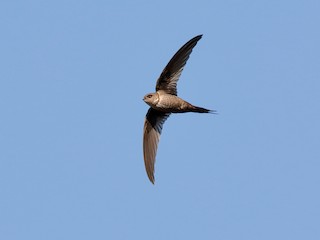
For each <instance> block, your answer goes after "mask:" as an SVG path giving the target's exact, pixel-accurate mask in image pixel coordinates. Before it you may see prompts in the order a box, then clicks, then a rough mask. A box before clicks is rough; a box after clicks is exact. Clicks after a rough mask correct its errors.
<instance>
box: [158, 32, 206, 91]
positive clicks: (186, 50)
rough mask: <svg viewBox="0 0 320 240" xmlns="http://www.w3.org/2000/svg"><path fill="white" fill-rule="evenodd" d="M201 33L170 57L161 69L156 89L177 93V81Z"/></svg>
mask: <svg viewBox="0 0 320 240" xmlns="http://www.w3.org/2000/svg"><path fill="white" fill-rule="evenodd" d="M201 37H202V35H198V36H196V37H194V38H192V39H191V40H190V41H188V42H187V43H186V44H184V45H183V46H182V47H181V48H180V49H179V50H178V52H176V54H175V55H174V56H173V57H172V58H171V60H170V61H169V63H168V64H167V66H166V67H165V68H164V69H163V71H162V73H161V75H160V77H159V79H158V81H157V84H156V91H158V90H164V91H165V92H166V93H168V94H172V95H177V82H178V80H179V77H180V75H181V73H182V70H183V68H184V66H185V65H186V63H187V61H188V59H189V56H190V54H191V52H192V49H193V48H194V47H195V46H196V44H197V42H198V41H199V40H200V39H201Z"/></svg>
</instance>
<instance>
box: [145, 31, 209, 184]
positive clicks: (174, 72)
mask: <svg viewBox="0 0 320 240" xmlns="http://www.w3.org/2000/svg"><path fill="white" fill-rule="evenodd" d="M201 37H202V35H198V36H196V37H194V38H192V39H191V40H190V41H188V42H187V43H186V44H185V45H183V46H182V47H181V48H180V49H179V51H178V52H177V53H176V54H175V55H174V56H173V57H172V58H171V60H170V61H169V63H168V64H167V66H166V67H165V68H164V69H163V71H162V73H161V75H160V77H159V79H158V80H157V84H156V92H155V93H149V94H147V95H145V96H144V98H143V100H144V101H145V103H147V104H148V105H149V106H150V108H149V110H148V113H147V115H146V118H145V122H144V128H143V156H144V163H145V167H146V171H147V175H148V177H149V179H150V181H151V182H152V183H154V165H155V159H156V153H157V148H158V143H159V140H160V134H161V131H162V126H163V124H164V122H165V121H166V120H167V118H168V117H169V115H170V114H171V113H185V112H198V113H210V112H213V111H211V110H209V109H206V108H202V107H196V106H193V105H192V104H190V103H188V102H187V101H185V100H183V99H181V98H179V97H178V96H177V82H178V80H179V77H180V75H181V72H182V70H183V68H184V66H185V65H186V63H187V60H188V59H189V56H190V54H191V52H192V49H193V48H194V46H196V44H197V42H198V41H199V40H200V39H201Z"/></svg>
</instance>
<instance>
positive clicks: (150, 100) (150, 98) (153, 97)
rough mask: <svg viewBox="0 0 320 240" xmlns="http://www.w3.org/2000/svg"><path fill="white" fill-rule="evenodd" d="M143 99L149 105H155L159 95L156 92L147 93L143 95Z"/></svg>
mask: <svg viewBox="0 0 320 240" xmlns="http://www.w3.org/2000/svg"><path fill="white" fill-rule="evenodd" d="M143 101H144V102H145V103H146V104H148V105H149V106H150V107H152V106H155V105H157V103H158V102H159V96H158V94H157V93H149V94H147V95H145V96H144V97H143Z"/></svg>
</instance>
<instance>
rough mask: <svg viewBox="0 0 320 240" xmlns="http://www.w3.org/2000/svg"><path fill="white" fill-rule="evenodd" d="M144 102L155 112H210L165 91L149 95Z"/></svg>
mask: <svg viewBox="0 0 320 240" xmlns="http://www.w3.org/2000/svg"><path fill="white" fill-rule="evenodd" d="M143 100H144V101H145V103H147V104H148V105H149V106H150V107H152V108H153V109H155V110H158V111H161V112H165V113H186V112H200V113H203V112H210V110H208V109H205V108H200V107H196V106H193V105H192V104H191V103H188V102H187V101H185V100H183V99H181V98H179V97H177V96H175V95H172V94H167V93H166V92H165V91H163V90H159V91H157V92H156V93H153V94H152V93H150V94H147V95H146V96H145V97H144V98H143Z"/></svg>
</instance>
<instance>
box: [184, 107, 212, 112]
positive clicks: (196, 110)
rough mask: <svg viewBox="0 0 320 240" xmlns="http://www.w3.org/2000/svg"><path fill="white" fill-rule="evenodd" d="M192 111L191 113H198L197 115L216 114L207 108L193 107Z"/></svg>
mask: <svg viewBox="0 0 320 240" xmlns="http://www.w3.org/2000/svg"><path fill="white" fill-rule="evenodd" d="M190 110H191V112H197V113H216V111H215V110H209V109H206V108H202V107H196V106H192V108H191V109H190Z"/></svg>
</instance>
